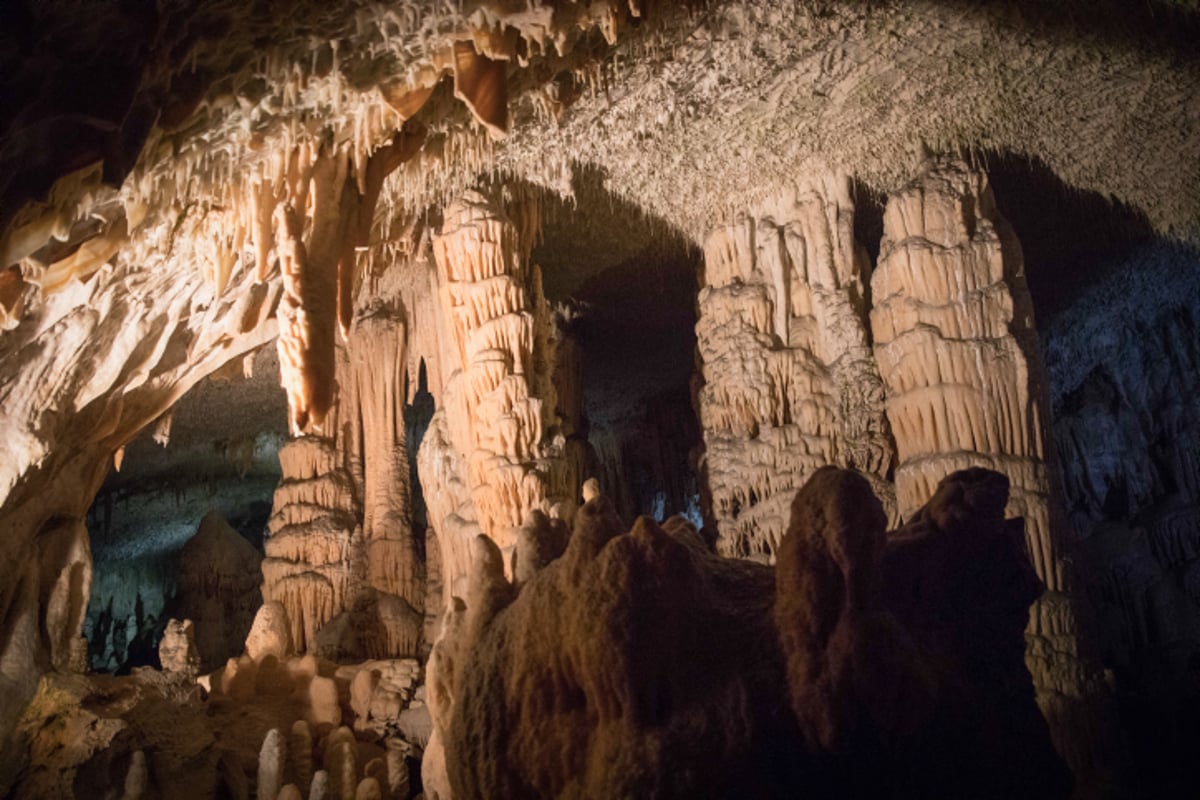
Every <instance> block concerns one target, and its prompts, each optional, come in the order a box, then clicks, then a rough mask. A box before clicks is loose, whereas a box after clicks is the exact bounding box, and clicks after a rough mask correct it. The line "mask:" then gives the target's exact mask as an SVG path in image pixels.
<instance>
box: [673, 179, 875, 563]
mask: <svg viewBox="0 0 1200 800" xmlns="http://www.w3.org/2000/svg"><path fill="white" fill-rule="evenodd" d="M853 217H854V205H853V202H852V200H851V197H850V185H849V180H848V179H847V178H846V177H845V176H841V175H827V176H823V177H817V178H814V179H810V180H804V181H802V182H800V183H798V184H797V185H796V187H795V188H794V190H793V191H791V192H788V193H786V194H785V195H783V196H782V197H780V198H779V199H778V200H776V201H775V202H774V203H772V204H770V205H768V206H767V207H766V208H764V209H763V210H761V211H760V212H759V213H758V214H756V215H755V216H745V217H742V218H741V219H739V220H738V221H737V222H736V223H735V224H733V225H731V226H729V227H726V228H722V229H719V230H717V231H715V232H714V233H713V234H712V235H711V236H710V237H709V239H708V241H707V242H706V244H705V248H704V280H703V282H702V288H701V290H700V302H699V310H700V313H699V321H698V322H697V324H696V337H697V345H698V348H699V352H700V358H701V361H702V370H703V378H704V385H703V386H702V387H701V389H700V390H699V393H698V397H697V406H698V410H699V414H700V424H701V427H702V428H703V430H704V443H705V450H706V455H705V463H706V470H707V476H708V482H709V488H710V489H711V492H712V504H713V508H712V512H713V516H714V518H715V521H716V522H717V525H718V528H719V539H718V547H719V549H720V550H721V551H722V552H723V553H726V554H730V555H741V556H746V555H754V554H759V555H762V556H768V557H769V556H771V555H772V554H773V553H774V551H775V549H776V547H777V546H778V543H779V540H780V538H781V537H782V535H783V533H784V530H785V529H786V526H787V509H788V503H789V502H790V499H791V493H792V492H793V491H794V490H795V489H796V488H798V487H799V486H800V484H802V483H803V482H804V481H805V480H806V479H807V478H808V476H809V475H811V474H812V473H813V471H815V470H816V469H817V468H819V467H821V466H824V465H826V464H831V463H832V464H842V465H846V466H854V467H856V468H858V469H860V470H862V471H863V472H864V473H866V474H868V475H869V476H871V477H872V481H873V483H874V485H875V487H876V490H877V492H879V493H880V494H881V495H882V496H883V497H885V505H886V506H888V507H891V506H892V505H893V504H892V502H891V500H890V496H891V490H890V487H889V486H888V485H887V483H886V482H885V480H884V478H885V477H886V475H887V472H888V470H889V468H890V466H891V463H892V459H893V448H892V444H891V440H890V436H889V432H888V427H887V422H886V419H885V418H884V414H883V390H882V385H881V383H880V380H879V376H878V374H877V373H876V371H875V366H874V362H873V359H872V356H871V351H870V347H869V345H868V337H867V332H866V310H865V302H864V292H863V287H862V279H863V274H864V266H865V255H864V254H863V253H862V251H861V250H860V248H859V247H858V246H857V245H856V243H855V241H854V224H853Z"/></svg>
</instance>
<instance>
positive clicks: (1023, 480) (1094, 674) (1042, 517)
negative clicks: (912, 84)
mask: <svg viewBox="0 0 1200 800" xmlns="http://www.w3.org/2000/svg"><path fill="white" fill-rule="evenodd" d="M871 295H872V301H873V308H872V310H871V330H872V332H873V334H874V339H875V357H876V359H877V361H878V364H879V370H880V373H881V374H882V376H883V381H884V384H885V386H886V388H887V414H888V419H889V421H890V422H891V427H892V431H893V433H894V435H895V441H896V449H897V455H898V458H899V463H898V466H897V468H896V500H897V503H898V505H899V509H900V513H901V515H902V516H905V517H907V516H908V515H909V514H911V513H912V512H914V511H916V510H917V509H918V508H919V507H920V506H921V505H922V504H924V503H925V502H926V501H927V500H928V499H929V498H930V497H931V496H932V494H933V491H934V489H935V487H936V486H937V484H938V482H939V481H940V480H941V479H942V478H944V477H945V476H946V475H948V474H950V473H951V472H954V471H956V470H960V469H965V468H968V467H976V466H978V467H986V468H988V469H992V470H995V471H997V472H1001V473H1003V474H1005V475H1007V476H1008V478H1009V481H1010V482H1011V491H1010V494H1009V503H1008V508H1007V514H1008V516H1010V517H1023V518H1024V519H1025V530H1026V538H1027V542H1028V549H1029V557H1030V559H1031V561H1032V563H1033V567H1034V569H1035V570H1036V571H1037V574H1038V576H1039V577H1040V578H1041V579H1042V581H1043V582H1044V583H1045V585H1046V588H1047V591H1046V593H1045V594H1044V595H1043V597H1042V598H1041V599H1040V600H1039V601H1038V602H1037V603H1036V604H1035V605H1034V607H1033V608H1032V609H1031V612H1030V621H1029V627H1028V631H1027V639H1028V647H1027V658H1026V660H1027V663H1028V665H1029V667H1030V671H1031V672H1032V673H1033V677H1034V683H1035V685H1036V687H1037V690H1038V700H1039V704H1040V705H1041V707H1042V709H1043V711H1044V712H1045V713H1046V716H1047V718H1048V719H1049V721H1050V723H1051V730H1052V732H1053V733H1054V737H1055V741H1056V744H1057V745H1058V747H1059V749H1060V751H1062V752H1063V755H1064V756H1065V757H1066V758H1067V760H1068V761H1069V762H1070V763H1071V766H1072V767H1073V768H1074V769H1075V771H1076V774H1077V775H1080V774H1082V773H1086V772H1092V771H1094V769H1095V751H1094V748H1093V744H1094V743H1093V742H1092V741H1091V738H1092V737H1093V736H1094V733H1092V732H1090V731H1089V729H1090V730H1091V731H1095V730H1097V728H1096V727H1095V726H1094V725H1092V724H1091V723H1089V722H1088V721H1086V720H1083V719H1081V718H1080V715H1081V714H1082V715H1084V716H1086V715H1088V714H1091V713H1093V711H1091V710H1088V709H1087V708H1086V707H1087V706H1091V705H1093V704H1094V702H1095V701H1097V699H1098V698H1100V697H1102V696H1103V695H1104V694H1105V693H1106V689H1105V687H1104V683H1103V680H1102V678H1101V676H1100V674H1099V670H1098V667H1097V666H1096V665H1094V664H1091V663H1089V662H1088V659H1087V658H1086V657H1083V658H1081V655H1080V641H1081V636H1080V634H1081V629H1080V620H1079V617H1078V615H1077V609H1076V607H1075V601H1076V600H1077V598H1068V597H1067V595H1066V592H1067V591H1068V589H1069V587H1068V586H1067V585H1066V580H1065V579H1066V575H1065V574H1064V572H1065V571H1064V564H1063V562H1062V560H1061V559H1060V557H1059V552H1058V548H1059V545H1060V541H1059V540H1058V537H1059V536H1060V535H1062V526H1063V523H1064V518H1063V516H1062V515H1061V513H1060V510H1059V509H1058V507H1057V506H1056V498H1055V496H1054V486H1055V483H1056V479H1055V478H1054V475H1053V473H1052V471H1051V470H1052V465H1051V464H1050V463H1049V459H1048V451H1047V448H1046V438H1045V437H1046V429H1047V423H1048V417H1047V414H1048V410H1047V409H1048V405H1047V399H1046V398H1047V394H1046V378H1045V372H1044V369H1043V367H1042V363H1041V350H1040V346H1039V343H1038V338H1037V331H1036V329H1035V328H1034V320H1033V305H1032V301H1031V299H1030V296H1029V290H1028V287H1027V286H1026V282H1025V274H1024V261H1023V257H1022V253H1021V247H1020V243H1019V242H1018V241H1017V239H1016V237H1015V236H1014V234H1013V231H1012V229H1011V228H1010V227H1009V225H1008V223H1007V222H1006V221H1005V220H1004V218H1003V217H1002V216H1001V215H1000V213H999V212H998V210H997V209H996V204H995V200H994V198H993V196H992V192H991V189H990V188H989V186H988V182H987V177H986V176H985V175H984V174H983V173H981V172H979V171H977V170H973V169H970V168H969V167H967V166H966V165H965V164H963V163H961V162H957V161H943V162H936V163H932V164H930V165H929V166H927V168H926V170H925V172H924V173H923V174H922V175H921V176H920V177H919V178H918V179H917V180H916V181H914V182H913V183H912V184H910V185H909V186H908V187H906V188H905V189H902V190H901V191H899V192H897V193H895V194H893V195H892V196H891V197H889V198H888V202H887V208H886V210H885V213H884V235H883V242H882V246H881V250H880V257H879V265H878V267H877V269H876V270H875V273H874V275H873V277H872V281H871ZM1089 762H1091V763H1089Z"/></svg>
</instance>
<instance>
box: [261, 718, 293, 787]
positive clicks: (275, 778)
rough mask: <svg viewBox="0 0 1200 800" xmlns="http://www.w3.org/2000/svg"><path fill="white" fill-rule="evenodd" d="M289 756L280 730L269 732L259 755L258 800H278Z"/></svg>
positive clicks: (264, 738)
mask: <svg viewBox="0 0 1200 800" xmlns="http://www.w3.org/2000/svg"><path fill="white" fill-rule="evenodd" d="M287 755H288V753H287V742H286V741H285V740H284V738H283V734H282V733H281V732H280V730H279V729H278V728H272V729H271V730H269V731H267V735H266V736H265V737H263V743H262V749H261V750H260V751H259V753H258V782H257V783H256V784H255V796H256V797H257V798H258V800H277V798H278V797H279V796H280V791H281V788H282V787H281V785H282V783H283V776H284V766H285V764H286V763H287Z"/></svg>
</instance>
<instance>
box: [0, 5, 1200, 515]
mask: <svg viewBox="0 0 1200 800" xmlns="http://www.w3.org/2000/svg"><path fill="white" fill-rule="evenodd" d="M3 13H4V15H5V19H4V24H3V25H0V62H2V63H0V67H2V69H0V74H3V75H4V78H3V79H2V80H3V84H2V87H3V95H4V97H5V98H6V102H5V103H4V104H3V108H4V111H3V113H2V114H0V132H2V133H3V141H2V143H0V176H2V177H0V261H2V262H3V263H0V307H2V310H0V321H2V322H3V326H4V328H5V330H4V331H3V332H2V333H0V398H5V403H4V407H3V409H2V411H0V425H3V427H4V428H5V430H6V435H7V436H8V441H9V445H10V450H11V452H13V453H14V454H15V455H14V457H12V458H10V459H9V461H8V462H7V463H5V464H4V465H3V467H0V496H4V495H6V494H7V493H8V492H9V490H10V489H11V488H12V487H13V486H14V485H15V484H16V483H17V482H18V481H19V479H20V478H21V477H22V476H23V475H25V474H26V473H27V472H28V470H29V469H30V468H31V466H33V465H35V464H38V463H40V462H41V461H42V460H43V459H44V458H45V456H46V454H47V452H48V448H49V446H50V445H49V444H48V443H49V442H53V441H54V440H55V439H56V438H57V439H62V438H63V437H65V436H68V435H70V436H74V437H76V438H78V439H82V440H84V441H88V442H92V443H99V444H100V445H102V446H103V447H108V448H110V449H114V448H115V447H117V446H119V444H121V443H123V441H124V440H127V439H128V438H129V437H130V436H131V435H132V431H134V430H136V428H137V427H138V426H140V425H142V424H145V422H146V421H147V420H148V419H153V418H154V416H156V415H157V414H158V413H161V411H162V410H163V409H165V408H166V407H168V406H169V404H170V402H173V400H174V399H175V398H177V397H178V396H179V395H180V394H181V393H182V391H183V390H185V389H186V387H187V386H189V385H191V384H192V383H194V382H195V380H197V379H198V378H199V377H202V376H203V374H206V373H207V372H210V371H212V370H213V369H215V368H216V367H218V366H220V364H222V363H225V362H226V361H228V360H230V359H232V358H235V357H237V356H238V355H240V354H242V353H245V352H248V351H249V350H250V349H252V348H253V347H256V346H259V345H261V344H262V343H263V342H265V341H269V340H270V339H271V338H272V337H273V336H274V335H275V325H276V322H275V319H276V316H277V315H276V311H277V309H278V308H279V305H280V303H281V302H284V300H281V295H286V292H284V291H281V289H280V283H281V281H280V272H281V270H283V271H286V269H287V264H286V263H284V264H283V265H282V266H281V260H283V261H286V259H281V256H282V254H283V250H284V248H282V247H281V246H280V237H279V234H278V231H279V230H281V229H283V230H285V231H286V229H287V227H288V225H289V224H290V225H293V226H295V227H297V228H298V230H297V231H296V234H297V235H300V234H301V233H302V232H303V231H304V230H306V226H307V228H311V227H312V226H313V225H314V224H315V223H314V219H316V217H317V216H319V214H317V215H314V214H313V213H312V212H313V207H314V206H319V205H320V204H321V203H322V202H325V201H328V200H329V197H328V196H322V195H321V192H320V191H318V190H315V189H314V190H312V191H310V190H309V187H310V186H313V185H316V183H317V182H316V181H315V179H314V174H315V173H316V174H319V173H320V172H321V170H326V171H328V172H330V173H331V174H333V175H334V180H342V179H344V180H345V181H346V182H347V185H349V186H352V187H354V188H355V189H357V192H358V195H359V196H360V197H367V196H370V197H371V198H372V203H371V204H363V208H364V209H365V211H364V212H360V214H359V216H358V217H357V218H356V219H355V222H354V224H355V225H357V226H358V227H359V228H361V229H362V231H363V232H362V233H360V234H359V235H358V238H357V239H356V240H355V241H356V249H357V250H359V251H361V252H363V253H367V254H368V256H369V257H371V258H378V259H382V260H384V261H388V260H395V259H397V258H403V257H404V256H405V255H406V254H407V253H408V252H410V251H411V248H412V247H413V242H412V241H411V239H412V237H413V235H414V233H415V232H419V231H421V230H422V225H421V224H420V219H421V218H423V217H424V216H425V215H427V213H428V211H429V209H431V208H436V207H438V206H439V205H441V204H443V203H445V202H446V201H448V200H450V199H452V198H454V197H456V196H458V195H459V194H460V193H461V192H462V191H463V190H465V189H466V188H468V187H470V186H472V185H474V184H476V183H477V182H478V181H479V180H480V179H481V175H503V176H506V178H507V179H508V180H509V181H516V182H520V183H521V184H522V185H525V186H528V187H541V188H543V189H545V190H547V192H548V193H549V194H552V195H554V196H556V197H559V198H565V200H562V201H560V204H561V206H562V207H563V208H566V209H570V207H571V203H572V200H573V199H576V198H586V197H589V196H603V197H612V198H617V199H618V200H619V202H621V203H628V204H630V205H631V206H632V207H635V208H637V209H640V210H641V211H642V212H643V213H644V214H645V215H646V216H647V218H648V219H653V220H655V221H656V223H655V224H647V225H645V226H641V227H640V228H638V229H637V230H636V231H633V232H632V233H631V231H629V230H627V229H617V230H611V229H610V228H613V227H614V226H612V225H611V224H610V225H609V226H608V228H606V226H605V223H606V219H612V218H613V217H614V216H615V215H613V214H610V215H608V217H607V218H606V215H605V214H604V213H601V212H597V213H596V214H595V216H594V218H593V219H591V220H589V219H588V218H586V217H585V216H584V215H583V214H580V217H581V219H577V220H576V221H575V222H574V224H575V225H576V226H577V227H580V228H588V227H589V226H590V227H591V228H594V230H592V231H591V232H590V234H589V235H590V236H591V240H590V241H592V242H594V244H593V245H591V246H590V247H589V248H588V249H591V250H593V251H595V252H596V253H597V255H596V256H594V258H595V259H596V260H603V259H604V258H608V259H610V260H611V261H612V262H613V263H616V262H618V261H620V260H623V259H624V258H626V257H628V254H629V252H631V251H636V250H637V249H638V248H640V247H642V246H643V244H644V243H646V242H650V241H652V240H653V239H654V238H655V237H656V236H659V235H681V236H683V237H685V238H690V239H692V240H693V241H700V240H702V238H703V236H704V235H705V233H706V232H707V231H708V230H710V229H711V228H712V227H713V226H714V225H716V224H718V223H719V222H721V221H723V220H725V219H728V218H729V217H730V216H731V215H733V214H736V213H737V212H738V211H739V210H741V209H747V208H753V207H755V206H757V205H760V204H762V203H763V202H764V201H765V200H767V199H768V198H769V197H770V196H772V195H773V194H775V193H777V192H778V191H779V190H780V189H782V188H785V186H786V184H787V182H788V181H789V177H788V176H790V175H795V174H797V173H798V172H801V171H803V170H806V169H812V168H815V167H814V165H816V164H820V165H823V166H826V167H830V166H831V167H833V168H836V169H841V170H845V171H848V172H850V173H851V174H853V175H854V176H856V177H857V178H858V179H859V180H861V181H863V182H865V183H866V184H869V185H870V186H872V187H875V188H876V189H881V190H886V189H893V188H896V187H898V186H900V185H902V184H903V183H904V182H905V181H906V180H907V179H908V178H909V177H910V176H911V175H912V173H913V171H914V169H915V167H916V165H918V164H919V163H920V162H921V160H922V159H923V158H924V157H925V156H926V154H927V153H929V152H938V151H946V150H960V151H966V152H967V153H969V154H971V155H972V156H973V157H978V158H980V159H986V158H987V157H988V154H990V153H1006V154H1017V155H1018V156H1029V157H1031V158H1037V159H1039V160H1041V161H1043V162H1044V163H1045V164H1047V165H1048V166H1049V167H1050V169H1052V170H1053V171H1054V172H1055V173H1056V174H1057V175H1059V176H1060V177H1061V178H1062V179H1063V180H1064V181H1066V182H1067V183H1068V184H1069V185H1071V186H1075V187H1078V188H1079V189H1080V190H1086V191H1091V192H1097V193H1100V194H1102V195H1104V196H1110V197H1113V198H1116V199H1119V200H1120V201H1122V202H1123V203H1126V204H1128V205H1130V206H1131V207H1133V208H1135V209H1137V210H1138V211H1139V212H1140V213H1142V214H1144V215H1145V217H1146V218H1147V219H1148V220H1149V223H1150V224H1151V225H1153V226H1154V228H1155V229H1157V230H1158V231H1160V232H1162V233H1165V234H1169V235H1172V236H1176V237H1179V238H1195V237H1196V236H1197V233H1198V232H1200V225H1198V220H1200V147H1197V146H1196V143H1197V136H1198V134H1197V131H1200V53H1198V52H1197V51H1196V49H1195V47H1194V42H1195V41H1196V38H1195V34H1196V33H1197V31H1198V30H1200V24H1198V21H1197V20H1198V15H1197V13H1196V10H1195V8H1194V7H1192V4H1188V3H1149V4H1147V3H1136V2H1116V1H1115V0H1114V1H1113V2H1106V3H1090V4H1084V3H1056V4H1050V3H1036V2H1017V0H1011V1H1010V2H995V3H965V2H957V1H956V0H946V1H944V2H932V1H928V2H913V1H910V0H891V2H880V3H840V4H835V3H794V4H778V3H768V2H751V1H745V2H713V3H691V4H674V3H642V2H637V1H636V0H631V1H630V2H605V1H604V0H597V1H596V2H589V3H582V2H580V3H546V4H536V3H535V4H529V3H526V2H467V3H461V4H447V3H434V2H429V3H413V2H408V3H351V4H344V5H341V4H339V5H330V4H325V3H317V2H302V1H297V2H262V3H240V2H239V3H234V2H229V3H220V2H202V3H201V2H195V3H185V2H181V3H167V2H164V3H160V4H158V5H157V6H145V5H143V6H134V5H132V4H119V3H104V4H80V3H77V2H67V1H66V0H62V1H61V2H46V3H36V4H35V3H25V4H8V5H7V6H6V9H5V11H4V12H3ZM323 159H324V161H323ZM326 162H329V163H326ZM339 196H340V195H339ZM375 196H378V201H377V202H375V201H374V198H375ZM281 201H282V202H281ZM280 205H286V206H288V207H294V208H295V209H296V210H297V212H298V213H297V215H296V217H295V218H294V219H292V220H291V221H290V222H289V220H288V219H287V215H286V213H282V214H280V213H277V212H278V211H279V208H278V206H280ZM580 207H582V205H581V206H580ZM591 207H593V208H594V207H595V204H592V206H591ZM285 238H286V237H285ZM556 241H557V242H559V243H564V242H566V241H567V239H566V238H565V237H561V236H560V237H558V239H557V240H554V239H553V238H552V240H551V241H550V242H549V243H548V245H549V247H550V249H551V250H554V249H556V247H557V249H558V250H560V251H561V252H559V253H558V254H557V255H556V254H555V253H553V252H550V253H547V254H546V256H547V258H548V259H549V260H551V261H558V262H560V263H563V264H570V263H572V262H577V263H578V268H579V269H580V270H584V269H586V264H584V263H583V258H585V257H586V254H585V256H581V255H580V248H578V247H576V248H571V247H570V246H568V245H566V244H560V245H556V244H555V242H556ZM310 255H311V253H310ZM335 256H336V254H334V256H329V257H335ZM356 280H359V281H361V276H359V277H358V278H356ZM568 283H569V282H568ZM344 322H345V320H343V323H344ZM56 341H57V342H67V343H71V345H72V348H73V349H72V350H71V351H70V352H65V353H60V354H57V355H56V356H55V357H53V358H47V357H44V355H45V352H46V351H48V350H53V349H54V345H53V343H54V342H56ZM39 354H40V355H39ZM81 362H87V363H88V367H87V368H86V369H83V370H80V369H78V368H77V366H74V365H77V364H79V363H81ZM30 363H34V364H37V365H39V366H38V367H37V369H38V370H40V371H39V372H38V374H37V375H31V374H30V372H29V370H28V369H27V368H26V366H25V365H27V364H30ZM34 379H36V380H38V381H40V382H41V383H42V384H43V385H44V388H43V389H42V390H40V391H39V392H37V393H32V394H30V393H28V392H25V391H23V390H20V389H18V388H16V387H17V386H18V384H20V383H23V382H27V381H30V380H34ZM114 398H115V399H114ZM68 399H69V402H68ZM66 416H70V417H71V419H70V421H66V420H64V417H66ZM31 419H33V422H32V423H31V422H30V420H31Z"/></svg>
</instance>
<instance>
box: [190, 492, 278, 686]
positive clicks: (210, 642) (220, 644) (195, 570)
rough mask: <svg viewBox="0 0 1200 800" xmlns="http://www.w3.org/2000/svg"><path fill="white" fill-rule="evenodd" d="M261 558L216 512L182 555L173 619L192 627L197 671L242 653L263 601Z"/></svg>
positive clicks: (203, 522) (207, 519)
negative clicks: (198, 658) (260, 588)
mask: <svg viewBox="0 0 1200 800" xmlns="http://www.w3.org/2000/svg"><path fill="white" fill-rule="evenodd" d="M261 560H262V556H261V554H260V553H259V552H258V551H257V550H255V549H254V546H253V545H252V544H250V543H249V542H248V541H246V540H245V539H244V538H242V536H241V534H239V533H238V532H237V531H235V530H234V529H233V528H231V527H230V526H229V523H228V522H226V521H225V519H224V517H222V516H221V514H220V513H219V512H216V511H213V512H210V513H208V514H206V515H205V517H204V519H202V520H201V521H200V526H199V528H198V529H197V531H196V535H195V536H193V537H192V538H191V539H189V540H188V542H187V543H186V544H185V545H184V546H183V552H182V554H181V556H180V563H181V568H180V574H179V586H178V590H177V593H176V598H175V607H174V610H175V614H176V615H177V616H182V617H186V618H187V619H190V620H191V621H192V623H193V625H194V626H195V635H196V644H197V646H198V647H199V650H200V664H201V669H204V670H207V669H212V668H213V667H214V666H215V665H217V664H220V663H221V662H222V661H224V660H225V659H226V658H228V657H230V656H231V655H237V654H238V653H240V652H241V651H242V643H243V642H244V641H245V640H246V634H247V633H249V632H250V626H251V624H252V623H253V621H254V614H255V612H256V611H257V609H258V607H259V604H260V603H261V602H262V594H261V592H260V590H259V583H260V581H261V573H260V572H259V563H260V562H261Z"/></svg>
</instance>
